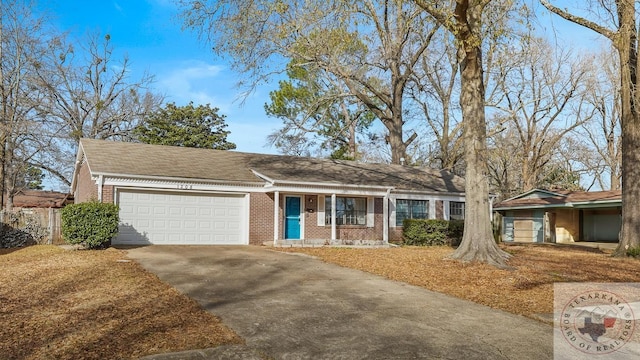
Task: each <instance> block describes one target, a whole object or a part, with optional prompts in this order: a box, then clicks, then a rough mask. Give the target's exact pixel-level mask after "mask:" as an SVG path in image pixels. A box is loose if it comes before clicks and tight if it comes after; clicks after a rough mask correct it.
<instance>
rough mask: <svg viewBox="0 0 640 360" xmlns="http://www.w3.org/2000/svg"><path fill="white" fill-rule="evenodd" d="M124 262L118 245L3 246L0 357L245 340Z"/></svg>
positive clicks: (133, 351) (126, 354)
mask: <svg viewBox="0 0 640 360" xmlns="http://www.w3.org/2000/svg"><path fill="white" fill-rule="evenodd" d="M123 259H125V253H124V252H123V251H120V250H116V249H107V250H103V251H93V250H83V251H64V250H61V249H60V248H58V247H56V246H32V247H27V248H23V249H8V250H4V249H2V250H0V319H2V326H0V359H3V360H4V359H132V358H139V357H141V356H145V355H150V354H154V353H164V352H173V351H183V350H188V349H202V348H209V347H215V346H218V345H221V344H231V343H236V344H237V343H242V342H243V340H242V339H241V338H240V337H239V336H238V335H236V334H235V333H234V332H233V331H231V330H230V329H229V328H227V327H226V326H224V325H223V324H222V323H221V322H220V320H219V319H218V318H216V317H215V316H213V315H211V314H210V313H208V312H206V311H204V310H203V309H202V308H201V307H200V306H199V305H198V304H197V303H196V302H195V301H193V300H191V299H189V298H188V297H186V296H184V295H182V294H181V293H179V292H178V291H177V290H175V289H173V288H172V287H170V286H168V285H166V284H164V283H162V282H161V281H160V280H159V279H158V278H157V277H156V276H155V275H153V274H150V273H148V272H146V271H145V270H144V269H142V267H140V266H139V265H138V264H137V263H135V262H121V261H122V260H123ZM119 260H120V261H119Z"/></svg>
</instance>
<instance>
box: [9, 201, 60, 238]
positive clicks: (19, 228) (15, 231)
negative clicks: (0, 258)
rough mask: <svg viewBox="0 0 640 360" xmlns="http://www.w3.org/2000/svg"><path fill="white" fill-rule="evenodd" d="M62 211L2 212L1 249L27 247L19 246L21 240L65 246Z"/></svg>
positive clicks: (47, 209)
mask: <svg viewBox="0 0 640 360" xmlns="http://www.w3.org/2000/svg"><path fill="white" fill-rule="evenodd" d="M61 210H62V209H53V208H46V209H42V208H32V209H20V210H13V211H10V212H7V211H2V212H0V223H1V224H2V228H0V235H1V236H2V237H3V239H0V240H2V241H0V247H1V246H5V247H7V244H9V245H13V246H24V245H27V244H19V241H20V239H27V240H24V241H28V242H31V243H36V244H64V240H63V239H62V234H61V226H60V224H61V216H60V214H61Z"/></svg>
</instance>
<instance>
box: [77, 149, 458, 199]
mask: <svg viewBox="0 0 640 360" xmlns="http://www.w3.org/2000/svg"><path fill="white" fill-rule="evenodd" d="M79 151H80V152H83V153H84V156H85V157H86V159H87V162H88V165H89V168H90V170H91V173H92V175H94V176H95V175H97V174H103V175H120V176H133V177H148V178H185V179H194V180H210V181H231V182H239V183H253V184H255V183H267V182H273V183H274V184H278V183H281V184H293V183H296V184H304V183H307V184H324V185H328V186H332V185H336V186H340V185H347V186H354V185H355V186H370V187H386V188H395V189H402V190H409V191H425V192H426V191H428V192H450V193H463V192H464V180H463V179H462V178H460V177H457V176H454V175H452V174H450V173H448V172H445V171H438V170H433V169H422V168H415V167H409V166H401V165H390V164H369V163H360V162H356V161H340V160H328V159H317V158H305V157H295V156H282V155H264V154H252V153H242V152H236V151H228V150H211V149H195V148H185V147H175V146H162V145H147V144H138V143H124V142H114V141H105V140H93V139H83V140H82V141H81V145H80V150H79ZM79 155H80V154H79Z"/></svg>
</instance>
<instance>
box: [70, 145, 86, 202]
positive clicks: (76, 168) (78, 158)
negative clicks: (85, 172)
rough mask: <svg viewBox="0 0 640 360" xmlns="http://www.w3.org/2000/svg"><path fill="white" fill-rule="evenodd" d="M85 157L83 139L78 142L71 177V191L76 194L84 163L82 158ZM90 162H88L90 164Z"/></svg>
mask: <svg viewBox="0 0 640 360" xmlns="http://www.w3.org/2000/svg"><path fill="white" fill-rule="evenodd" d="M83 158H84V148H83V147H82V141H80V142H79V143H78V153H77V154H76V163H75V165H74V168H73V176H72V178H71V187H70V189H71V193H72V194H74V195H75V193H76V190H75V188H76V184H77V182H78V175H79V174H78V171H80V165H82V160H83ZM88 165H89V164H87V166H88ZM89 173H91V168H89Z"/></svg>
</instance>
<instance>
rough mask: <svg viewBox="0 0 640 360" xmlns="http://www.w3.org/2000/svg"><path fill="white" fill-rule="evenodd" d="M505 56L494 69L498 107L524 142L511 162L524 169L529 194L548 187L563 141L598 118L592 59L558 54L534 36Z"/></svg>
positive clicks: (561, 51) (570, 53)
mask: <svg viewBox="0 0 640 360" xmlns="http://www.w3.org/2000/svg"><path fill="white" fill-rule="evenodd" d="M503 51H504V52H503V53H502V54H501V61H499V62H497V63H496V66H495V69H494V70H495V74H496V78H495V79H494V80H493V81H494V84H495V86H496V89H495V90H494V92H493V96H494V101H495V103H494V104H493V105H492V107H493V108H494V109H496V110H497V116H498V117H500V118H501V119H502V121H501V123H502V126H505V127H508V128H509V129H512V130H513V131H510V132H509V133H510V134H512V135H514V136H516V138H517V140H518V143H519V144H518V147H517V149H518V152H517V153H513V154H511V158H512V161H514V162H515V163H517V164H519V167H520V174H519V177H520V181H521V186H520V188H519V189H518V190H519V191H528V190H531V189H533V188H536V187H540V186H541V185H542V182H543V179H544V173H545V171H547V167H546V166H547V165H548V164H549V163H550V161H551V160H552V159H553V156H554V153H555V152H556V150H557V148H558V146H559V144H561V142H562V141H563V139H564V138H566V136H567V135H568V134H569V133H571V132H572V131H574V130H575V129H576V128H578V127H579V126H581V125H582V124H584V123H586V122H587V121H589V120H590V118H591V117H592V115H593V112H592V111H591V110H592V108H591V107H590V106H587V103H586V96H587V93H586V91H587V88H588V85H589V81H588V74H590V73H591V72H592V70H593V68H591V67H590V64H591V62H590V61H589V60H590V59H581V58H580V57H579V56H576V54H575V52H573V51H572V50H570V49H566V48H565V49H553V48H552V47H551V45H550V44H549V43H548V42H547V41H546V40H545V39H542V38H537V37H534V36H533V35H532V34H527V35H526V36H524V37H522V41H520V42H518V43H515V42H514V43H513V44H512V45H511V46H509V47H507V48H505V49H504V50H503ZM496 145H497V146H499V143H496Z"/></svg>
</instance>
